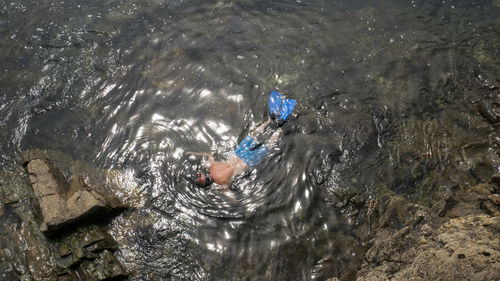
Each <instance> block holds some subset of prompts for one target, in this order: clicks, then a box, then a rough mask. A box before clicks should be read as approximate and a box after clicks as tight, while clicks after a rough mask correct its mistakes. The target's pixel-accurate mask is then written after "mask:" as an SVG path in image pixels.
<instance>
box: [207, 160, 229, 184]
mask: <svg viewBox="0 0 500 281" xmlns="http://www.w3.org/2000/svg"><path fill="white" fill-rule="evenodd" d="M233 174H234V169H233V167H232V166H231V165H229V164H228V163H226V162H213V163H211V164H210V177H212V180H213V181H214V182H215V183H216V184H218V185H220V186H223V185H226V184H228V183H229V182H230V181H231V178H232V177H233Z"/></svg>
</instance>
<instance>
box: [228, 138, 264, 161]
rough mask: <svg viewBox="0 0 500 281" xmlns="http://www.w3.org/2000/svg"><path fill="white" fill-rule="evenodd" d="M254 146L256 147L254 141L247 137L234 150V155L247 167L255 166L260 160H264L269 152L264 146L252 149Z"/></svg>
mask: <svg viewBox="0 0 500 281" xmlns="http://www.w3.org/2000/svg"><path fill="white" fill-rule="evenodd" d="M254 145H256V142H255V139H254V138H252V137H251V136H247V137H246V138H244V139H243V140H242V141H241V142H240V144H238V147H236V149H235V150H234V154H236V156H238V157H239V158H241V159H242V160H243V161H245V163H246V164H247V166H248V167H254V166H257V164H259V162H260V160H262V158H264V156H266V154H267V152H268V151H269V150H268V149H267V147H266V146H264V145H262V146H260V147H257V148H255V149H252V146H254Z"/></svg>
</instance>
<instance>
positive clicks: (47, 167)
mask: <svg viewBox="0 0 500 281" xmlns="http://www.w3.org/2000/svg"><path fill="white" fill-rule="evenodd" d="M21 158H22V163H23V164H24V165H25V166H26V170H27V172H28V174H29V179H30V182H31V185H32V187H33V192H34V194H35V197H36V199H37V201H38V205H39V207H40V212H41V216H42V219H43V223H42V227H41V229H42V231H43V232H45V233H51V232H54V231H57V230H59V229H60V228H62V227H64V226H67V225H68V224H71V223H74V222H76V221H79V220H82V219H85V218H88V217H89V216H92V215H93V214H95V213H102V212H103V211H112V210H115V209H120V208H125V206H124V205H123V204H121V202H120V200H119V199H118V198H116V197H115V196H113V195H111V194H110V192H104V193H106V195H103V194H101V192H99V191H97V190H99V188H95V187H94V186H96V185H97V184H94V186H93V187H90V186H89V185H88V184H87V182H88V180H87V181H86V180H85V178H89V177H84V176H85V175H84V174H83V173H82V171H83V170H84V168H85V167H88V169H87V172H89V171H88V170H91V171H96V170H97V169H93V170H92V169H91V168H90V166H89V165H86V166H85V164H83V162H82V161H73V160H72V159H70V158H68V157H67V156H65V155H62V154H58V153H56V152H50V153H49V152H43V151H38V150H34V151H28V152H24V153H23V154H22V156H21ZM25 161H26V162H25ZM84 166H85V167H84ZM75 171H79V172H75ZM96 174H98V173H97V172H96ZM101 174H103V173H101ZM101 174H99V175H101ZM96 182H97V181H96ZM101 182H106V180H101ZM96 189H97V190H96ZM100 190H105V189H104V188H102V187H101V189H100ZM108 190H109V189H108Z"/></svg>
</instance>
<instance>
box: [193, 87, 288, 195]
mask: <svg viewBox="0 0 500 281" xmlns="http://www.w3.org/2000/svg"><path fill="white" fill-rule="evenodd" d="M295 103H296V101H295V100H294V99H285V97H284V96H283V95H282V94H280V93H278V92H276V91H272V92H271V95H270V96H269V115H270V118H269V120H267V121H266V122H264V123H263V124H261V125H260V126H259V127H257V128H256V129H255V130H253V131H252V132H251V133H250V135H249V136H247V137H245V138H244V139H243V140H242V141H241V142H240V143H239V144H238V146H237V147H236V148H235V150H234V156H232V157H231V158H229V159H228V160H227V161H225V162H216V161H215V160H214V157H213V155H212V154H209V153H197V152H188V153H187V154H192V155H201V156H207V157H208V169H209V172H208V173H202V172H197V173H196V179H195V181H194V183H195V184H196V185H197V186H198V187H200V188H207V187H209V186H210V185H211V184H212V183H216V184H218V185H220V186H221V187H222V189H223V190H227V189H228V186H229V184H230V183H231V181H232V179H233V178H235V177H236V176H238V175H240V174H242V173H243V172H244V171H246V170H247V169H248V168H249V167H255V166H257V165H258V164H259V163H260V161H261V160H262V159H263V158H264V157H265V156H266V155H267V154H268V152H269V149H268V147H269V145H270V144H272V143H274V142H276V141H277V140H278V137H279V134H280V133H281V126H282V125H283V124H284V123H285V122H286V120H287V118H288V116H290V114H291V113H292V111H293V109H294V107H295ZM278 116H279V117H278ZM271 122H272V123H271ZM268 126H270V127H271V128H272V129H275V131H274V132H273V134H272V135H271V137H269V139H268V140H266V141H260V140H259V139H260V137H261V135H262V134H263V132H264V131H265V129H266V127H268Z"/></svg>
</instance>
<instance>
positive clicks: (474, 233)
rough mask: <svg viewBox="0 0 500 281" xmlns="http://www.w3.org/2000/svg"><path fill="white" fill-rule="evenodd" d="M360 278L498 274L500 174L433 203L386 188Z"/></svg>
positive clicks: (416, 278) (417, 278)
mask: <svg viewBox="0 0 500 281" xmlns="http://www.w3.org/2000/svg"><path fill="white" fill-rule="evenodd" d="M376 212H377V213H378V214H379V216H378V219H377V220H376V224H378V230H377V233H376V234H375V236H374V237H373V238H372V239H370V241H369V242H368V245H367V246H368V247H367V248H368V251H367V252H366V255H365V258H364V262H363V265H362V267H361V269H360V270H359V272H358V274H357V280H370V281H376V280H413V281H420V280H422V281H424V280H450V281H451V280H472V279H474V280H500V174H495V175H493V176H492V177H491V178H490V179H489V180H488V179H487V180H485V182H483V183H480V184H477V185H475V186H472V187H470V188H466V189H463V190H462V189H459V188H458V187H457V188H456V189H455V190H453V192H452V193H451V194H450V195H449V196H447V197H445V198H442V199H440V200H437V202H436V203H435V204H434V205H433V206H431V207H430V208H429V207H425V206H423V205H420V204H416V203H411V202H409V201H408V200H406V199H404V198H403V197H401V196H397V195H394V194H388V195H386V196H385V197H382V198H381V199H380V202H379V204H378V210H377V211H376Z"/></svg>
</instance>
